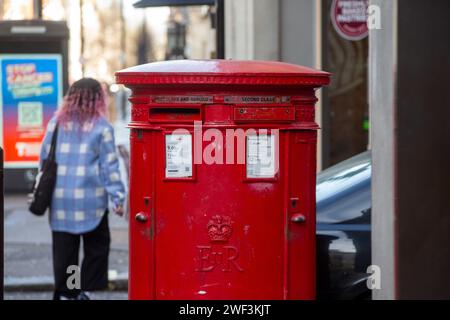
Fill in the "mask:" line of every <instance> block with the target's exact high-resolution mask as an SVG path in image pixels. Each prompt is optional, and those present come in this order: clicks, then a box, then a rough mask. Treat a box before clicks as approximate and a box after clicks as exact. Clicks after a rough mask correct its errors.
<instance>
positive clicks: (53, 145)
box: [46, 123, 58, 161]
mask: <svg viewBox="0 0 450 320" xmlns="http://www.w3.org/2000/svg"><path fill="white" fill-rule="evenodd" d="M57 139H58V123H56V125H55V131H53V135H52V142H51V144H50V151H49V153H48V157H47V159H46V160H48V159H50V160H51V161H55V158H56V141H57Z"/></svg>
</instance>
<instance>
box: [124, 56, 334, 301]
mask: <svg viewBox="0 0 450 320" xmlns="http://www.w3.org/2000/svg"><path fill="white" fill-rule="evenodd" d="M329 78H330V75H329V74H328V73H325V72H320V71H315V70H312V69H308V68H304V67H299V66H295V65H290V64H284V63H279V62H266V61H233V60H211V61H189V60H185V61H170V62H158V63H151V64H147V65H143V66H137V67H133V68H129V69H126V70H122V71H119V72H117V73H116V79H117V82H118V83H123V84H125V85H126V86H127V87H129V88H130V89H131V90H132V97H131V98H130V101H131V102H132V110H131V114H132V119H131V122H130V125H129V126H130V128H131V137H130V139H131V158H130V207H131V208H130V209H131V211H130V212H131V214H130V269H129V272H130V275H129V297H130V299H314V298H315V175H316V142H317V138H316V137H317V133H316V131H317V128H318V127H317V124H316V123H315V122H314V104H315V103H316V101H317V99H316V97H315V93H314V92H315V89H317V88H319V87H321V86H323V85H326V84H328V83H329ZM194 121H197V124H198V123H201V125H202V128H201V130H195V128H194ZM180 128H182V129H185V130H187V131H188V132H189V133H190V134H191V137H190V138H192V142H193V143H192V153H193V154H192V157H193V158H194V157H195V155H194V153H196V152H199V154H200V155H202V153H203V152H205V150H206V149H207V148H208V145H210V142H209V141H203V142H200V144H199V145H200V146H201V148H197V149H196V148H195V139H197V138H198V137H199V136H198V134H203V133H205V132H207V130H208V129H215V132H216V133H217V132H220V133H222V135H223V137H226V135H227V130H230V129H233V130H236V129H242V130H247V129H253V130H258V129H278V130H279V141H278V144H276V145H277V146H278V147H279V152H278V153H277V154H279V170H278V172H277V173H276V174H274V175H273V177H270V178H267V177H261V178H257V177H256V178H255V177H249V176H248V172H247V171H246V165H247V164H246V163H243V162H239V161H235V162H237V163H235V164H218V163H214V164H206V163H205V162H203V163H201V164H195V163H194V164H192V168H191V171H190V173H189V175H188V176H186V177H170V176H169V177H168V176H167V175H168V174H169V173H167V172H166V169H167V168H166V165H167V163H166V161H167V159H166V157H167V155H166V153H167V152H168V151H167V149H166V148H168V145H169V142H167V141H168V140H167V137H173V136H171V134H173V133H174V132H173V131H174V130H176V129H180ZM180 139H181V138H180ZM200 139H201V136H200ZM180 141H181V140H180ZM200 141H201V140H200ZM237 148H238V146H237V145H236V144H235V145H234V146H233V147H232V146H231V145H230V144H228V143H226V142H224V143H223V153H224V158H225V157H226V156H225V155H226V154H228V153H229V152H232V151H233V152H234V155H235V156H234V159H235V160H236V154H237V151H238V150H237ZM198 149H200V150H198ZM244 160H245V159H244ZM186 170H188V169H187V168H186ZM169 175H170V174H169Z"/></svg>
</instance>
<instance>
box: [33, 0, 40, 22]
mask: <svg viewBox="0 0 450 320" xmlns="http://www.w3.org/2000/svg"><path fill="white" fill-rule="evenodd" d="M33 18H34V19H37V20H41V19H42V0H33Z"/></svg>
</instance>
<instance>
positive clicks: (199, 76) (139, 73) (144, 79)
mask: <svg viewBox="0 0 450 320" xmlns="http://www.w3.org/2000/svg"><path fill="white" fill-rule="evenodd" d="M116 82H117V83H121V84H124V85H145V84H153V85H181V84H200V85H201V84H204V85H271V86H273V85H283V86H286V85H294V86H295V85H304V86H313V87H319V86H323V85H327V84H329V82H330V74H329V73H328V72H323V71H317V70H314V69H311V68H307V67H302V66H298V65H294V64H289V63H284V62H275V61H256V60H248V61H244V60H220V59H216V60H171V61H162V62H153V63H148V64H143V65H139V66H135V67H131V68H127V69H124V70H120V71H118V72H116Z"/></svg>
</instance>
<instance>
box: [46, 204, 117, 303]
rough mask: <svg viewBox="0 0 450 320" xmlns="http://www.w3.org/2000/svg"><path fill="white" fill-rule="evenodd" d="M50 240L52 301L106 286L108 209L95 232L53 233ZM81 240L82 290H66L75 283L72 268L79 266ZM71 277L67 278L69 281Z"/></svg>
mask: <svg viewBox="0 0 450 320" xmlns="http://www.w3.org/2000/svg"><path fill="white" fill-rule="evenodd" d="M52 238H53V272H54V275H55V292H54V296H53V299H55V300H59V298H60V296H61V295H63V296H66V297H69V298H74V297H76V296H78V294H79V293H80V290H82V291H96V290H103V289H105V288H107V286H108V256H109V245H110V234H109V225H108V210H106V212H105V214H104V215H103V218H102V220H101V222H100V224H99V225H98V226H97V228H95V229H94V230H92V231H90V232H87V233H84V234H72V233H68V232H52ZM81 238H83V250H84V257H83V262H82V265H81V268H80V269H81V270H80V269H79V271H80V272H79V273H78V274H79V275H80V278H81V279H80V280H81V281H79V283H80V284H81V288H69V287H68V281H67V280H69V283H70V284H73V283H75V282H74V281H73V280H74V274H75V273H76V272H78V271H74V270H73V269H74V267H72V268H70V266H79V264H78V259H79V251H80V240H81ZM69 278H70V279H69Z"/></svg>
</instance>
